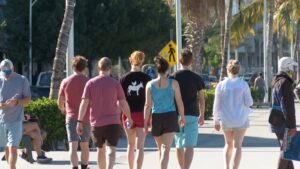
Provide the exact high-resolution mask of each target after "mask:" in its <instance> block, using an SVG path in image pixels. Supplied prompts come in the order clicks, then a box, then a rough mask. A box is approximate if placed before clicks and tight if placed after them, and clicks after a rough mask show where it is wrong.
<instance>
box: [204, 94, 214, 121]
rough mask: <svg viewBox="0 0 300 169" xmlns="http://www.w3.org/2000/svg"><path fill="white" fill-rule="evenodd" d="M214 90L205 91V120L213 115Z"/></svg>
mask: <svg viewBox="0 0 300 169" xmlns="http://www.w3.org/2000/svg"><path fill="white" fill-rule="evenodd" d="M214 99H215V90H205V119H209V118H210V117H211V116H212V113H213V106H214Z"/></svg>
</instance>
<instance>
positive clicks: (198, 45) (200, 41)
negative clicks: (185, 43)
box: [192, 26, 204, 74]
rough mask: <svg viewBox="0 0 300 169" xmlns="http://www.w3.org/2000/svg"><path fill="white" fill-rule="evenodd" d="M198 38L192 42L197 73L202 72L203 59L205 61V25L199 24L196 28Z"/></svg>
mask: <svg viewBox="0 0 300 169" xmlns="http://www.w3.org/2000/svg"><path fill="white" fill-rule="evenodd" d="M196 29H197V30H196V31H195V32H196V35H195V36H196V37H197V38H196V39H195V41H194V42H193V44H192V51H193V55H194V58H195V63H194V66H193V69H194V71H195V72H197V73H200V74H201V73H202V61H203V55H202V53H201V52H202V50H203V45H204V26H199V27H197V28H196Z"/></svg>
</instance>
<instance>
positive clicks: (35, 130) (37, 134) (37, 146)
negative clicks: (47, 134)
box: [23, 122, 43, 156]
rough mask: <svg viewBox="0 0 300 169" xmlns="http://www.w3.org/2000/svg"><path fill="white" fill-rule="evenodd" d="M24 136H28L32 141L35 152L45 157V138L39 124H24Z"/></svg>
mask: <svg viewBox="0 0 300 169" xmlns="http://www.w3.org/2000/svg"><path fill="white" fill-rule="evenodd" d="M23 130H24V131H23V134H24V135H28V136H30V137H31V139H32V145H33V148H34V150H35V151H36V153H37V155H38V156H41V155H43V152H42V144H43V137H42V135H41V130H40V127H39V126H38V123H35V122H32V123H24V124H23Z"/></svg>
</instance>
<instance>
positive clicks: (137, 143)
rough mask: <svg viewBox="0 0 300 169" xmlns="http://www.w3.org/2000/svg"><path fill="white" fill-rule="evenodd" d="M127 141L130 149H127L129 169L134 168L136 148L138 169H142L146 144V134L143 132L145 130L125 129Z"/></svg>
mask: <svg viewBox="0 0 300 169" xmlns="http://www.w3.org/2000/svg"><path fill="white" fill-rule="evenodd" d="M125 132H126V135H127V140H128V148H127V156H128V164H129V169H133V168H134V161H135V160H134V159H135V155H134V151H135V148H136V153H137V156H136V167H135V168H136V169H141V168H142V165H143V160H144V143H145V134H144V132H143V128H135V129H125Z"/></svg>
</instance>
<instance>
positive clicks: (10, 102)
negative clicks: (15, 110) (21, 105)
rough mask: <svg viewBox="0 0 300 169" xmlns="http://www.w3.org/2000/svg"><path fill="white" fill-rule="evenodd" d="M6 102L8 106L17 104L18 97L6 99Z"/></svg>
mask: <svg viewBox="0 0 300 169" xmlns="http://www.w3.org/2000/svg"><path fill="white" fill-rule="evenodd" d="M5 103H6V106H7V107H8V108H12V107H15V106H17V104H18V100H16V99H9V100H6V102H5Z"/></svg>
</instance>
